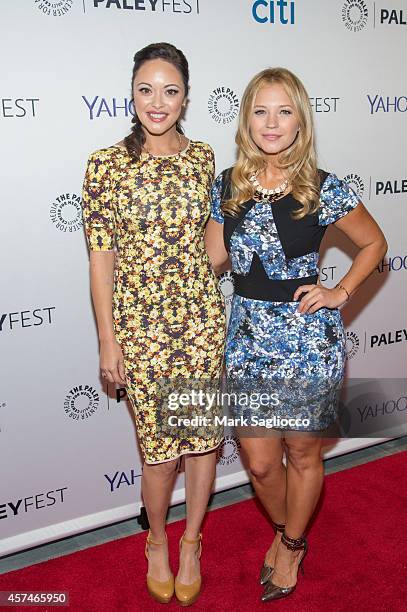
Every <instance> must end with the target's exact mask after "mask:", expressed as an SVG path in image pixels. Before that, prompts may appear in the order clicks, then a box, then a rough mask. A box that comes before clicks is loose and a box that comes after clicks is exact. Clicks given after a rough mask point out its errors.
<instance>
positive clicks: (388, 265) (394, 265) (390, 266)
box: [377, 255, 407, 274]
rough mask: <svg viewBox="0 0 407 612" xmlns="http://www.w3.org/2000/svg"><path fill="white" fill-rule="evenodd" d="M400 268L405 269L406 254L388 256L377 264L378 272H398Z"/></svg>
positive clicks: (406, 266) (406, 264) (406, 263)
mask: <svg viewBox="0 0 407 612" xmlns="http://www.w3.org/2000/svg"><path fill="white" fill-rule="evenodd" d="M400 270H407V255H393V256H390V255H389V256H388V257H386V259H382V261H381V262H380V263H379V265H378V266H377V271H378V272H379V274H382V273H383V272H399V271H400Z"/></svg>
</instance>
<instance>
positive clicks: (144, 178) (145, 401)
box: [83, 141, 225, 463]
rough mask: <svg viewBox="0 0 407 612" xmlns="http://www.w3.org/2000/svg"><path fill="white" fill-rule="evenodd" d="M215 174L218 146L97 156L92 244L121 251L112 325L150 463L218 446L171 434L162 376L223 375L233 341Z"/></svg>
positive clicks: (90, 188)
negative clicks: (220, 277)
mask: <svg viewBox="0 0 407 612" xmlns="http://www.w3.org/2000/svg"><path fill="white" fill-rule="evenodd" d="M213 177H214V155H213V151H212V149H211V147H210V146H209V145H207V144H205V143H202V142H198V141H189V144H188V146H187V148H186V149H184V150H183V151H181V152H180V153H178V154H176V155H168V156H152V155H150V154H148V153H142V155H141V157H140V159H139V160H138V161H135V160H133V159H132V158H131V157H130V156H129V155H128V153H127V151H126V150H125V149H124V148H122V147H120V146H116V145H114V146H111V147H108V148H105V149H101V150H99V151H96V152H95V153H92V154H91V155H90V157H89V160H88V164H87V169H86V175H85V181H84V186H83V217H84V224H85V231H86V237H87V241H88V245H89V248H90V250H93V251H109V250H112V249H116V250H117V255H118V257H117V258H116V269H115V286H114V293H113V324H114V332H115V336H116V339H117V341H118V342H119V344H120V346H121V348H122V352H123V356H124V363H125V372H126V388H127V393H128V397H129V399H130V402H131V406H132V408H133V411H134V415H135V421H136V426H137V434H138V438H139V442H140V445H141V449H142V451H143V455H144V459H145V461H146V462H147V463H160V462H163V461H169V460H171V459H175V458H177V457H179V456H180V455H183V454H186V453H202V452H206V451H209V450H212V449H214V448H216V447H217V446H218V445H219V444H220V442H221V440H222V431H221V429H220V428H218V429H217V430H216V429H214V430H213V435H211V436H208V435H207V433H206V434H205V435H202V436H200V435H194V436H193V437H184V436H182V435H177V434H175V435H163V430H162V429H161V428H160V427H159V425H158V424H157V419H159V402H158V399H157V398H158V383H157V381H158V380H161V379H163V378H169V379H173V378H176V377H182V378H184V379H189V378H191V379H194V380H196V379H200V378H208V379H212V378H213V379H216V378H218V377H219V376H220V372H221V368H222V360H223V348H224V339H225V313H224V305H223V300H222V297H221V294H220V292H219V289H218V286H217V282H216V278H215V276H214V274H213V271H212V268H211V266H210V263H209V259H208V256H207V254H206V251H205V247H204V241H203V235H204V228H205V224H206V222H207V219H208V217H209V214H210V189H211V185H212V181H213ZM197 433H198V434H199V431H198V430H197Z"/></svg>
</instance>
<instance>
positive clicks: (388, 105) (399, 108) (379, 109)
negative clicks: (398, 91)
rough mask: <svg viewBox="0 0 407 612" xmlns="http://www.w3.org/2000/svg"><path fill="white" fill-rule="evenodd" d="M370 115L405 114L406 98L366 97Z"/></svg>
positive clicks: (406, 107)
mask: <svg viewBox="0 0 407 612" xmlns="http://www.w3.org/2000/svg"><path fill="white" fill-rule="evenodd" d="M367 99H368V102H369V110H370V114H371V115H374V114H375V113H405V112H407V96H379V94H376V95H375V96H374V97H373V96H370V95H368V96H367Z"/></svg>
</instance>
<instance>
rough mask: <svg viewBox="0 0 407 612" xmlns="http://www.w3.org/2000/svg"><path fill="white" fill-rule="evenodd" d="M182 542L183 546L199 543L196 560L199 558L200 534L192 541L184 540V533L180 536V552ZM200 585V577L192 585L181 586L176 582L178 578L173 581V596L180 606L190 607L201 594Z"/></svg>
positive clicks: (200, 549)
mask: <svg viewBox="0 0 407 612" xmlns="http://www.w3.org/2000/svg"><path fill="white" fill-rule="evenodd" d="M183 542H185V544H197V543H198V542H199V549H198V551H197V557H198V559H200V558H201V553H202V533H200V534H199V535H198V537H197V538H193V539H189V538H186V537H185V533H184V534H183V535H182V536H181V539H180V541H179V550H180V551H181V547H182V543H183ZM201 584H202V580H201V576H199V577H198V578H197V579H196V580H195V581H194V582H193V583H192V584H183V583H182V582H180V581H179V580H178V578H176V579H175V585H174V588H175V596H176V598H177V599H178V601H179V603H180V604H181V606H190V605H191V604H193V603H194V601H196V600H197V599H198V597H199V595H200V592H201Z"/></svg>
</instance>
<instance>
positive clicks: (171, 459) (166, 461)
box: [144, 437, 225, 465]
mask: <svg viewBox="0 0 407 612" xmlns="http://www.w3.org/2000/svg"><path fill="white" fill-rule="evenodd" d="M224 439H225V438H224V437H223V438H222V440H220V442H218V444H217V445H216V446H214V447H213V448H209V449H207V450H203V451H190V450H188V451H185V452H183V453H180V454H179V455H177V456H176V457H171V458H170V459H163V460H162V461H147V460H146V459H144V463H147V465H158V464H159V463H168V461H175V459H179V458H180V457H183V456H184V455H203V454H205V453H210V452H211V451H213V450H215V449H216V448H218V447H219V446H220V445H221V444H222V442H223V440H224Z"/></svg>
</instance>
